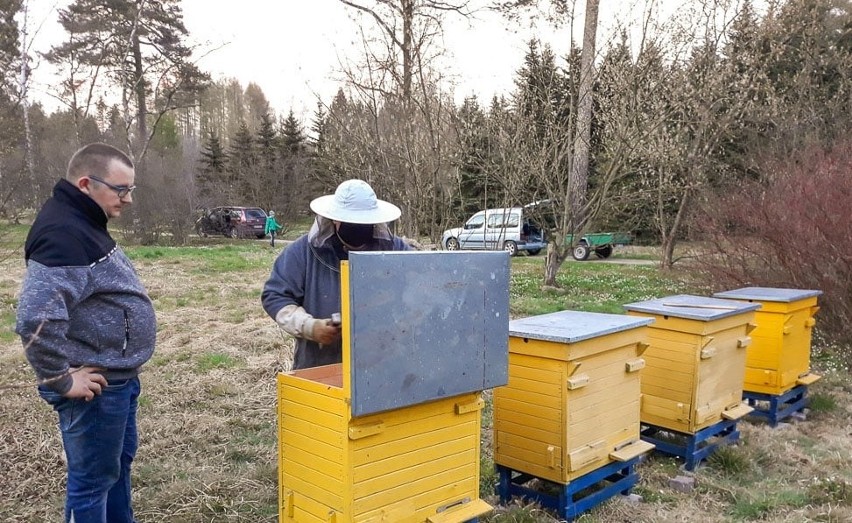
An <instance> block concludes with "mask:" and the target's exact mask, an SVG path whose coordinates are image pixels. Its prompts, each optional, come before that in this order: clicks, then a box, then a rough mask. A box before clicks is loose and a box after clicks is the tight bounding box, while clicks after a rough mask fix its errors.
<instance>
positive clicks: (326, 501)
mask: <svg viewBox="0 0 852 523" xmlns="http://www.w3.org/2000/svg"><path fill="white" fill-rule="evenodd" d="M317 389H321V387H318V386H317V384H316V383H311V382H307V381H305V380H300V379H295V378H292V377H289V376H284V375H282V376H279V386H278V420H279V434H278V444H279V452H278V458H279V464H278V465H279V485H280V495H281V520H282V521H314V520H316V521H327V518H328V512H329V510H336V511H343V507H344V499H343V496H342V493H343V492H344V479H343V478H344V477H345V468H344V459H345V447H344V445H345V439H344V434H345V429H346V416H347V414H346V403H345V401H344V400H343V399H342V398H341V397H339V396H340V391H339V389H333V388H329V389H328V392H329V393H328V394H323V393H322V392H321V391H320V390H317ZM290 505H292V506H290ZM291 514H292V516H291Z"/></svg>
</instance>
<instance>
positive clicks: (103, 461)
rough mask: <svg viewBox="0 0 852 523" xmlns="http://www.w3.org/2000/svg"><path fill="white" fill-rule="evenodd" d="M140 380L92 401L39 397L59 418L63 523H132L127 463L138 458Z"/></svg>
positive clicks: (116, 385) (49, 394)
mask: <svg viewBox="0 0 852 523" xmlns="http://www.w3.org/2000/svg"><path fill="white" fill-rule="evenodd" d="M139 390H140V387H139V378H133V379H129V380H122V381H119V382H113V383H111V384H109V385H108V386H106V387H105V388H104V389H103V392H102V393H101V394H100V395H98V396H95V397H94V399H92V401H84V400H79V399H68V398H65V397H63V396H61V395H60V394H57V393H56V392H53V391H52V390H50V389H48V388H46V387H43V386H42V387H39V391H38V392H39V394H40V395H41V397H42V398H43V399H44V400H45V401H46V402H47V403H49V404H50V405H51V406H52V407H53V410H55V411H56V412H57V413H58V414H59V430H61V431H62V442H63V443H64V444H65V455H66V457H67V458H68V486H67V492H66V498H65V522H66V523H69V522H71V521H73V522H74V523H134V522H135V520H134V519H133V509H132V508H131V507H130V464H131V462H133V457H134V456H135V455H136V448H137V447H138V443H139V440H138V437H137V433H136V409H137V399H138V398H139Z"/></svg>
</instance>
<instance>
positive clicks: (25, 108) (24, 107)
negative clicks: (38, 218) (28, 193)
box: [18, 2, 41, 208]
mask: <svg viewBox="0 0 852 523" xmlns="http://www.w3.org/2000/svg"><path fill="white" fill-rule="evenodd" d="M22 8H23V12H24V19H23V22H22V23H21V77H20V84H19V86H18V87H19V91H20V95H21V111H22V112H23V113H24V141H25V146H26V149H27V151H26V155H27V156H26V160H27V173H28V174H29V175H30V180H32V182H33V184H34V185H35V188H34V191H33V202H34V204H36V205H34V208H38V205H37V203H38V199H39V198H40V197H41V196H40V194H39V188H40V185H41V184H40V183H39V181H38V179H37V178H36V176H35V162H34V161H33V134H32V127H31V126H30V101H29V87H30V64H29V60H28V58H29V56H28V55H27V36H28V32H27V31H28V28H27V23H28V21H27V19H28V15H29V4H28V2H24V3H23V5H22Z"/></svg>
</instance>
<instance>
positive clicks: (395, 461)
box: [278, 253, 508, 523]
mask: <svg viewBox="0 0 852 523" xmlns="http://www.w3.org/2000/svg"><path fill="white" fill-rule="evenodd" d="M370 254H372V255H381V253H370ZM390 254H399V256H391V257H390V258H389V261H388V260H385V259H382V260H381V261H382V263H378V264H375V263H373V262H374V261H376V258H375V257H374V258H372V259H371V258H369V257H368V256H367V253H365V254H364V255H363V256H356V255H355V254H354V253H353V255H351V256H350V262H343V263H342V264H341V295H342V296H349V299H348V300H347V299H343V300H342V303H341V317H342V333H343V345H342V346H343V351H342V352H343V357H342V363H340V364H335V365H327V366H323V367H315V368H310V369H302V370H297V371H293V372H289V373H282V374H279V375H278V451H279V471H278V474H279V489H280V492H279V500H280V506H279V512H280V521H282V522H299V523H313V522H317V523H319V522H323V523H328V522H333V523H379V522H386V523H427V522H428V523H461V522H465V521H469V520H471V519H473V518H476V517H477V516H479V515H482V514H484V513H486V512H488V511H490V510H491V507H490V506H489V505H488V504H487V503H485V502H484V501H482V500H481V499H479V458H480V432H481V409H482V407H483V405H484V402H483V400H482V398H481V392H480V391H481V390H482V389H478V390H472V391H471V390H469V389H470V387H469V386H467V385H465V384H463V383H461V384H460V383H459V382H460V381H461V380H458V379H454V378H452V376H450V378H445V376H448V375H449V374H448V373H449V371H450V370H452V371H458V374H459V375H461V374H463V373H464V374H465V375H468V374H471V373H473V374H478V378H477V379H478V380H479V383H484V382H487V379H486V378H484V377H483V375H484V374H486V373H487V372H492V373H493V372H496V373H497V375H498V377H499V375H500V373H501V372H502V378H501V379H500V381H499V383H496V384H497V385H500V384H503V383H505V380H506V372H507V369H506V357H507V352H506V351H507V348H506V347H507V342H506V333H507V328H508V327H507V322H506V321H505V319H506V317H507V315H508V256H506V260H505V267H504V269H505V270H494V269H493V267H492V268H490V272H489V265H488V264H487V263H486V264H482V263H479V264H476V265H477V266H479V267H484V270H485V271H486V272H489V274H488V277H489V278H490V279H491V280H496V281H498V282H500V281H502V282H503V283H504V284H505V300H497V301H498V302H499V303H498V305H497V308H498V309H500V308H504V309H505V310H500V311H498V312H499V314H497V313H495V315H496V316H498V317H501V318H500V319H501V320H502V324H503V332H502V333H500V329H499V328H496V329H495V328H493V326H492V327H491V330H495V331H496V332H497V335H501V336H502V338H503V347H502V355H501V353H500V352H499V350H498V351H497V353H496V356H495V357H496V358H497V359H498V360H501V361H502V362H503V363H502V369H501V368H500V365H499V364H495V365H491V366H489V367H488V370H487V371H486V372H483V369H482V367H481V366H480V367H479V368H478V369H477V368H475V365H468V366H467V368H466V367H465V365H464V363H463V362H453V363H452V365H449V366H447V367H446V368H445V369H444V370H443V371H442V370H441V369H438V368H436V367H437V366H438V365H436V364H435V363H434V362H430V361H429V357H430V356H432V354H424V355H423V361H422V362H420V363H423V364H425V365H427V366H428V368H427V369H425V371H424V369H422V368H418V367H416V364H417V362H414V361H412V360H414V359H417V355H416V354H415V355H406V354H404V352H405V350H409V349H411V347H414V348H416V349H418V350H420V351H421V352H422V347H419V346H418V345H417V344H416V343H415V341H416V340H415V341H411V338H417V337H421V336H422V335H423V332H426V331H429V332H431V331H433V330H440V329H435V328H434V326H433V325H432V326H430V325H420V326H417V325H413V324H412V323H409V322H407V321H405V320H403V321H402V322H401V323H402V325H401V326H398V325H397V324H396V323H395V322H394V321H388V314H387V313H386V311H385V310H384V309H383V307H393V309H394V312H395V313H399V314H406V306H405V305H404V304H403V305H400V304H398V303H394V300H395V299H399V300H404V299H408V296H409V294H411V292H410V291H411V289H408V288H406V285H408V284H409V283H410V282H411V281H416V282H420V283H422V282H426V284H431V280H434V279H435V278H430V275H429V270H428V267H426V266H427V265H434V266H435V267H439V266H446V265H447V264H448V263H449V264H452V263H453V260H449V261H445V260H443V259H441V258H440V257H438V256H435V257H432V258H428V260H426V261H424V260H423V257H422V256H421V257H420V258H419V259H420V262H421V263H418V260H415V259H413V258H414V257H416V256H419V255H421V254H425V253H410V254H409V253H390ZM445 254H446V253H445ZM492 254H498V255H500V254H503V255H505V253H492ZM405 255H408V256H407V257H406V256H405ZM356 259H358V260H361V261H363V260H368V261H369V262H370V263H362V264H361V265H357V264H356V263H355V260H356ZM430 260H431V261H430ZM385 261H387V263H384V262H385ZM459 261H460V263H459V265H464V263H465V262H464V261H463V260H459ZM371 263H372V264H373V265H370V264H371ZM468 263H470V262H469V261H468ZM356 267H358V271H359V274H363V273H366V274H367V276H365V277H363V278H362V279H358V278H354V277H353V278H352V279H351V280H350V277H351V275H352V273H354V272H355V271H356ZM364 267H366V269H364ZM406 267H407V269H406ZM372 269H379V270H380V272H381V274H382V275H384V274H387V275H389V277H394V278H395V282H396V283H395V285H397V286H398V287H399V288H398V289H396V291H398V292H392V291H394V290H395V289H394V288H393V285H394V284H392V283H390V282H389V281H388V282H383V281H377V280H376V277H375V272H376V271H373V272H371V271H372ZM414 269H417V270H416V271H415V270H414ZM457 269H458V270H457V271H456V272H458V277H459V278H464V277H465V275H464V274H463V273H462V271H461V268H460V267H457ZM495 273H496V278H495ZM406 274H407V275H409V276H406ZM468 276H469V275H468ZM380 277H381V276H380ZM469 279H470V280H472V281H470V286H471V287H475V289H474V291H475V296H476V297H477V299H478V300H477V301H478V304H479V306H480V307H482V305H483V299H482V292H483V291H482V289H481V288H480V287H481V285H478V284H479V283H481V281H477V280H476V279H475V278H469ZM400 282H401V283H400ZM444 283H446V282H444V281H440V279H439V281H437V282H435V284H436V285H441V286H442V287H443V288H445V289H447V292H456V291H458V290H459V289H462V288H463V287H465V285H466V283H465V282H463V281H458V282H455V284H454V285H444ZM358 285H360V286H361V287H363V288H365V289H369V291H376V292H378V293H380V294H378V298H376V295H375V294H374V295H372V296H373V300H372V301H371V300H370V299H365V300H362V301H359V299H358V298H357V295H358V292H357V290H356V289H355V287H356V286H358ZM419 290H422V289H419ZM438 292H442V291H440V290H435V291H434V292H432V293H430V294H429V296H431V297H432V299H433V303H432V305H434V306H436V307H441V306H443V305H442V304H443V302H445V301H448V302H450V305H452V306H456V305H458V306H461V305H464V301H465V300H464V299H460V300H459V303H455V302H453V301H452V300H444V299H443V298H440V297H439V298H435V293H438ZM365 294H369V292H368V291H365ZM391 294H393V296H391ZM498 294H499V292H498ZM428 301H429V299H428V298H421V299H419V300H415V302H416V303H415V305H414V307H418V306H421V305H422V304H423V303H424V302H428ZM485 301H488V300H487V299H486V300H485ZM504 302H505V303H504ZM427 305H428V304H427ZM468 306H469V307H470V308H476V305H470V304H469V305H468ZM424 310H425V309H423V308H422V307H421V308H416V309H415V310H414V313H418V314H419V313H422V312H423V311H424ZM439 312H443V311H439ZM480 312H481V311H480ZM489 312H493V311H489ZM359 315H360V318H361V320H358V319H357V318H356V316H359ZM426 316H428V314H427V315H426ZM480 316H482V315H481V314H480ZM486 316H488V314H486ZM374 320H375V321H381V322H382V324H381V325H379V326H378V327H377V328H372V329H371V328H370V327H371V326H372V325H373V324H372V323H370V322H371V321H374ZM359 321H361V323H359ZM468 323H470V322H468ZM486 323H487V322H486ZM359 325H360V327H359ZM382 325H386V326H387V330H386V332H385V334H384V335H381V334H380V335H379V336H378V337H377V338H370V335H371V334H375V333H376V332H375V331H376V330H380V329H381V328H382ZM456 327H457V326H452V328H456ZM468 327H469V328H471V329H473V328H474V326H472V325H468ZM359 328H361V329H366V330H369V331H371V332H369V333H365V334H364V339H366V340H367V341H366V342H365V343H366V344H367V345H368V347H366V348H365V347H362V346H361V345H363V344H361V345H359V343H360V342H359V343H356V342H355V341H354V339H355V338H357V337H358V336H359V332H361V331H359V330H358V329H359ZM400 328H404V329H406V336H407V337H408V338H409V342H410V343H409V344H408V345H406V344H405V343H402V342H399V340H397V339H393V338H394V336H395V335H396V334H395V333H397V332H399V329H400ZM474 330H475V329H474ZM388 333H391V334H388ZM479 339H483V337H482V336H479ZM382 344H385V345H386V346H382V347H378V348H379V350H374V351H373V352H370V350H371V349H376V348H377V346H378V345H382ZM448 344H449V342H448ZM400 346H403V347H400ZM359 347H360V348H361V349H363V350H361V351H360V352H362V353H364V354H361V358H362V359H360V360H359V358H358V357H357V356H356V353H358V352H359ZM498 348H499V344H498ZM475 349H476V350H475V352H477V353H479V354H483V353H485V352H488V351H485V350H483V349H482V347H478V348H475ZM432 352H434V353H437V354H441V353H440V350H435V351H432ZM462 357H465V355H462ZM382 358H387V361H379V362H378V363H377V364H376V365H375V366H373V367H370V366H369V365H368V364H367V363H365V361H364V359H366V360H371V361H372V360H381V359H382ZM424 362H425V363H424ZM480 363H481V364H482V365H485V363H484V362H480ZM406 367H408V370H406ZM448 369H449V370H448ZM356 370H357V372H355V373H353V371H356ZM472 371H476V372H472ZM376 372H384V373H385V374H384V375H380V374H379V375H377V374H375V373H376ZM391 374H393V375H391ZM400 374H401V376H400ZM436 375H437V376H438V378H439V379H447V380H448V381H447V382H445V383H443V387H441V391H440V392H438V393H435V397H431V398H430V397H426V398H425V399H422V400H421V398H419V397H414V399H411V398H403V400H404V401H400V397H399V396H404V395H405V392H406V391H407V390H408V389H406V391H403V392H401V393H400V394H382V393H381V392H379V393H377V392H376V391H377V390H378V391H381V390H382V389H381V387H384V386H386V385H387V384H388V383H392V384H393V383H396V381H397V378H400V377H401V378H403V379H401V380H399V383H401V386H402V387H409V388H410V389H414V388H415V387H416V384H417V383H418V382H420V381H423V382H425V383H426V384H427V388H423V389H421V390H420V391H415V392H416V393H417V394H420V393H422V392H423V391H424V390H426V391H431V390H434V388H429V387H432V384H430V382H429V381H428V379H430V378H432V377H434V376H436ZM486 384H487V383H485V384H483V388H485V385H486ZM454 385H457V386H458V387H461V388H458V387H456V389H453V386H454ZM371 386H377V387H379V388H378V389H376V388H374V389H371V388H370V387H371ZM359 387H360V388H359ZM464 387H467V388H468V390H465V389H464ZM444 389H446V390H444ZM387 396H395V397H387ZM387 402H390V404H400V405H401V406H399V407H393V408H387V409H385V408H384V407H383V405H385V404H386V403H387ZM383 409H384V410H383ZM365 410H366V412H365Z"/></svg>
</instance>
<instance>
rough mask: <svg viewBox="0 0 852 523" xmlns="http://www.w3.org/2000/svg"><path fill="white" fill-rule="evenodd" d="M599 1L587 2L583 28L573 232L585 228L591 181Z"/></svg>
mask: <svg viewBox="0 0 852 523" xmlns="http://www.w3.org/2000/svg"><path fill="white" fill-rule="evenodd" d="M599 4H600V0H587V2H586V21H585V25H584V26H583V51H582V54H581V55H580V86H579V92H578V98H577V130H576V131H575V133H574V149H573V157H574V158H573V162H572V165H571V176H570V178H569V181H568V186H569V191H570V202H571V216H572V220H571V221H572V222H573V225H574V226H573V227H572V231H573V232H575V233H577V232H579V231H580V230H582V228H583V227H584V226H585V221H586V220H585V216H584V214H585V212H584V209H583V207H584V206H585V204H586V190H587V187H588V180H589V148H590V141H591V136H592V87H593V85H594V62H595V36H596V35H597V29H598V7H599Z"/></svg>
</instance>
